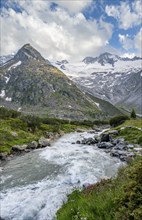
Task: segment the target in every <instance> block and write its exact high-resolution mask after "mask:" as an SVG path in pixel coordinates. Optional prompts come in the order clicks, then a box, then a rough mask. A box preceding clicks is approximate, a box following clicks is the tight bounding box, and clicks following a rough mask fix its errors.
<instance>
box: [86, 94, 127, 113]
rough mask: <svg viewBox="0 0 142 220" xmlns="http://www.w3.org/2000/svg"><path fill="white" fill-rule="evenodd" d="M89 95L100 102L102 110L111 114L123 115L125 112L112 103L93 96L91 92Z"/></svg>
mask: <svg viewBox="0 0 142 220" xmlns="http://www.w3.org/2000/svg"><path fill="white" fill-rule="evenodd" d="M87 95H88V96H89V97H90V98H91V99H92V100H93V101H94V102H96V103H99V107H100V109H101V111H102V112H104V113H106V114H108V115H109V116H114V115H122V114H123V112H122V111H121V110H119V108H117V107H115V106H114V105H112V104H111V103H110V102H107V101H105V100H103V99H100V98H97V97H95V96H92V95H91V94H89V93H87Z"/></svg>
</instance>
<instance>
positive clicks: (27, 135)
mask: <svg viewBox="0 0 142 220" xmlns="http://www.w3.org/2000/svg"><path fill="white" fill-rule="evenodd" d="M0 125H1V126H0V152H5V153H11V148H12V146H14V145H17V144H27V143H29V142H30V141H37V140H38V139H39V138H40V137H41V136H44V133H45V131H51V132H58V131H59V130H62V131H64V132H65V133H67V132H72V131H74V130H75V129H77V128H86V126H83V125H80V126H79V125H71V124H58V125H57V124H55V125H52V124H43V123H42V124H41V125H40V127H39V128H37V129H36V130H35V131H34V132H32V131H30V129H29V127H28V125H27V123H26V122H23V120H21V119H20V118H10V119H0ZM13 132H16V134H17V136H16V137H15V136H14V135H13Z"/></svg>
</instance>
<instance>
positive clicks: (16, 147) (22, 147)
mask: <svg viewBox="0 0 142 220" xmlns="http://www.w3.org/2000/svg"><path fill="white" fill-rule="evenodd" d="M27 146H28V145H27V144H23V145H14V146H13V147H12V150H13V151H25V150H26V148H27Z"/></svg>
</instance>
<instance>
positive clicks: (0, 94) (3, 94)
mask: <svg viewBox="0 0 142 220" xmlns="http://www.w3.org/2000/svg"><path fill="white" fill-rule="evenodd" d="M4 96H5V90H1V93H0V97H2V98H3V97H4Z"/></svg>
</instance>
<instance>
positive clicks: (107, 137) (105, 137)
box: [101, 134, 111, 142]
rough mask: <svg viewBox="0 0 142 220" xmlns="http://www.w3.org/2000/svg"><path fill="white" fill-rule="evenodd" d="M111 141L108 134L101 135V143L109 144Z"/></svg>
mask: <svg viewBox="0 0 142 220" xmlns="http://www.w3.org/2000/svg"><path fill="white" fill-rule="evenodd" d="M110 140H111V138H110V136H109V134H102V136H101V142H109V141H110Z"/></svg>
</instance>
